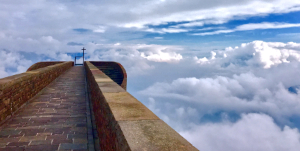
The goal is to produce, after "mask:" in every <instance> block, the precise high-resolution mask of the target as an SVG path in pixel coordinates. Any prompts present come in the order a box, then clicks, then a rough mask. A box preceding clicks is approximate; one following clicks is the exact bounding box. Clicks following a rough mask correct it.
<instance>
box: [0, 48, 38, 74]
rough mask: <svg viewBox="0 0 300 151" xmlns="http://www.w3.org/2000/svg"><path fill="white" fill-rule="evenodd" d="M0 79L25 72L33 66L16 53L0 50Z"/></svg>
mask: <svg viewBox="0 0 300 151" xmlns="http://www.w3.org/2000/svg"><path fill="white" fill-rule="evenodd" d="M0 60H1V64H0V78H3V77H7V76H10V75H12V74H18V73H22V72H25V71H26V70H27V68H28V67H29V66H31V65H32V64H33V62H32V61H31V60H27V59H26V58H25V57H24V56H22V55H21V54H19V53H17V52H9V51H3V50H0Z"/></svg>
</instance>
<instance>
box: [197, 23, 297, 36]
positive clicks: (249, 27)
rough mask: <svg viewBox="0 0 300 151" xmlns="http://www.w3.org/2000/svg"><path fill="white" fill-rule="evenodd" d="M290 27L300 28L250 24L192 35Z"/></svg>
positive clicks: (288, 26)
mask: <svg viewBox="0 0 300 151" xmlns="http://www.w3.org/2000/svg"><path fill="white" fill-rule="evenodd" d="M291 27H300V24H290V23H268V22H264V23H256V24H254V23H250V24H244V25H240V26H237V27H236V28H235V29H227V30H216V31H212V32H204V33H195V34H192V35H200V36H206V35H216V34H224V33H232V32H236V31H246V30H256V29H279V28H291Z"/></svg>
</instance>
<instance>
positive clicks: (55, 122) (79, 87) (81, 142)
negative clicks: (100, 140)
mask: <svg viewBox="0 0 300 151" xmlns="http://www.w3.org/2000/svg"><path fill="white" fill-rule="evenodd" d="M86 98H87V97H86V88H85V76H84V68H83V66H75V67H72V68H71V69H70V70H68V71H66V72H65V73H63V74H62V75H61V76H60V77H58V78H57V79H56V80H55V81H53V82H52V83H51V84H49V85H48V86H47V87H46V88H45V89H44V90H43V91H42V93H41V94H40V95H39V96H37V97H36V98H34V99H33V100H32V101H31V102H30V103H29V104H27V105H26V106H25V107H23V108H22V109H21V110H20V111H19V112H18V113H16V115H15V116H14V117H13V118H12V119H11V120H9V121H7V122H6V123H4V124H3V125H1V127H0V151H8V150H11V151H19V150H20V151H23V150H25V151H30V150H32V151H39V150H41V151H54V150H78V151H79V150H88V148H89V149H91V148H92V149H93V147H92V145H91V144H93V142H91V139H90V137H91V136H90V135H88V132H89V133H90V131H91V130H90V129H91V127H90V126H88V125H89V124H87V122H88V121H87V119H89V117H88V118H87V116H89V115H90V114H89V111H88V107H87V106H88V103H87V101H88V100H86ZM88 128H89V129H88ZM88 137H89V139H88ZM88 140H90V141H88Z"/></svg>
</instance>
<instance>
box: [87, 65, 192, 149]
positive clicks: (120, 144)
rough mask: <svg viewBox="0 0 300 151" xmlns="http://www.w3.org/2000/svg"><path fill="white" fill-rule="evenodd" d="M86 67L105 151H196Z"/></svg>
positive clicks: (103, 76) (101, 142) (101, 76)
mask: <svg viewBox="0 0 300 151" xmlns="http://www.w3.org/2000/svg"><path fill="white" fill-rule="evenodd" d="M85 68H86V72H87V77H88V83H89V86H90V94H91V100H92V102H93V111H94V114H95V120H96V124H97V130H98V135H99V139H100V146H101V149H102V150H136V151H140V150H154V151H157V150H165V151H169V150H171V151H173V150H174V151H176V150H180V151H187V150H197V149H196V148H195V147H194V146H192V145H191V144H190V143H189V142H188V141H186V140H185V139H184V138H183V137H182V136H180V135H179V134H178V133H177V132H176V131H175V130H173V129H172V128H171V127H169V126H168V125H167V124H166V123H164V122H163V121H162V120H160V119H159V118H158V117H157V116H156V115H155V114H154V113H152V112H151V111H150V110H149V109H148V108H147V107H146V106H144V105H143V104H142V103H141V102H139V101H138V100H137V99H135V98H134V97H133V96H132V95H130V94H129V93H128V92H126V91H125V90H124V89H122V88H121V87H120V86H119V85H118V84H116V83H114V82H111V81H110V78H109V77H108V76H106V75H105V74H104V73H103V72H101V71H100V70H97V68H96V67H95V66H94V65H93V64H91V63H90V62H85Z"/></svg>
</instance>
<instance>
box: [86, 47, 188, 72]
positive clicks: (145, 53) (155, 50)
mask: <svg viewBox="0 0 300 151" xmlns="http://www.w3.org/2000/svg"><path fill="white" fill-rule="evenodd" d="M87 49H89V50H92V51H90V52H89V51H88V54H89V56H90V58H89V59H88V60H110V61H118V62H120V63H121V64H122V65H123V66H125V68H126V70H127V72H129V74H130V75H131V76H135V75H140V74H145V73H147V71H148V70H151V69H153V68H155V66H154V65H153V63H155V62H165V63H178V61H180V60H181V59H182V58H183V57H182V55H181V54H180V51H181V50H182V49H183V48H181V47H180V46H168V45H147V44H121V43H116V44H95V43H89V45H88V46H87Z"/></svg>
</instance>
